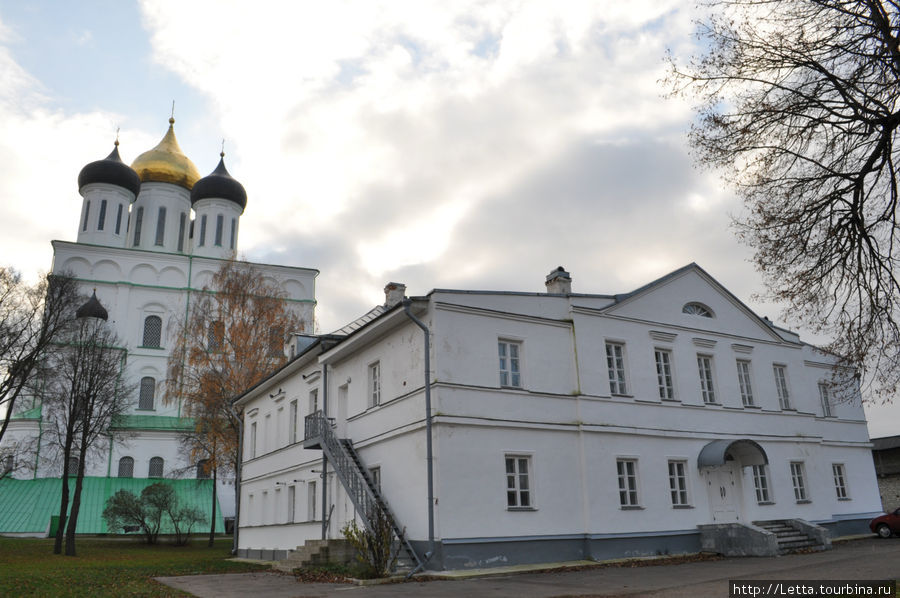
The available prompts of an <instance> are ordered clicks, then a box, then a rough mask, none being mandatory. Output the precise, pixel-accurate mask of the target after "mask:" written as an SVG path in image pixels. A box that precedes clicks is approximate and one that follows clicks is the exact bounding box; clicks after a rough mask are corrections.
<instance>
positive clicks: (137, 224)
mask: <svg viewBox="0 0 900 598" xmlns="http://www.w3.org/2000/svg"><path fill="white" fill-rule="evenodd" d="M143 224H144V206H141V207H139V208H138V209H137V214H135V216H134V246H135V247H137V246H138V245H140V244H141V225H143Z"/></svg>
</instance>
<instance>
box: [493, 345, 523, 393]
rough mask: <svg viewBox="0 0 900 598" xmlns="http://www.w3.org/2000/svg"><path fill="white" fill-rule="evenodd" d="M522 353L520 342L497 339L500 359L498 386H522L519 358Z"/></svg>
mask: <svg viewBox="0 0 900 598" xmlns="http://www.w3.org/2000/svg"><path fill="white" fill-rule="evenodd" d="M521 354H522V343H519V342H516V341H507V340H499V341H497V355H498V357H499V359H500V386H511V387H514V388H521V387H522V371H521V369H520V368H519V358H520V356H521Z"/></svg>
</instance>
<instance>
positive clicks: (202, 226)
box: [197, 214, 206, 247]
mask: <svg viewBox="0 0 900 598" xmlns="http://www.w3.org/2000/svg"><path fill="white" fill-rule="evenodd" d="M205 244H206V214H204V215H203V216H200V242H199V243H198V244H197V245H198V246H199V247H203V246H204V245H205Z"/></svg>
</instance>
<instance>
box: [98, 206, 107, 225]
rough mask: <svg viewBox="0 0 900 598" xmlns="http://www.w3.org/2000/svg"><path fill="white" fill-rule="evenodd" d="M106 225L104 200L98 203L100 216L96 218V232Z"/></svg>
mask: <svg viewBox="0 0 900 598" xmlns="http://www.w3.org/2000/svg"><path fill="white" fill-rule="evenodd" d="M105 224H106V200H105V199H104V200H103V201H101V202H100V216H99V217H98V218H97V230H103V225H105Z"/></svg>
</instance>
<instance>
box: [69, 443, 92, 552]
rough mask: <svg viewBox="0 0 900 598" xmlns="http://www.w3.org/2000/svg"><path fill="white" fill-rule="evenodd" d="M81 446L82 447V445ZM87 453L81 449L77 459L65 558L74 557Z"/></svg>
mask: <svg viewBox="0 0 900 598" xmlns="http://www.w3.org/2000/svg"><path fill="white" fill-rule="evenodd" d="M82 446H84V445H83V444H82ZM86 457H87V451H86V450H84V449H82V450H81V451H80V454H79V458H78V477H77V478H75V494H74V495H73V496H72V511H71V512H70V513H69V520H68V521H67V522H66V556H75V528H76V527H77V526H78V511H79V510H80V509H81V488H82V486H83V485H84V467H85V465H84V461H85V458H86Z"/></svg>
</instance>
